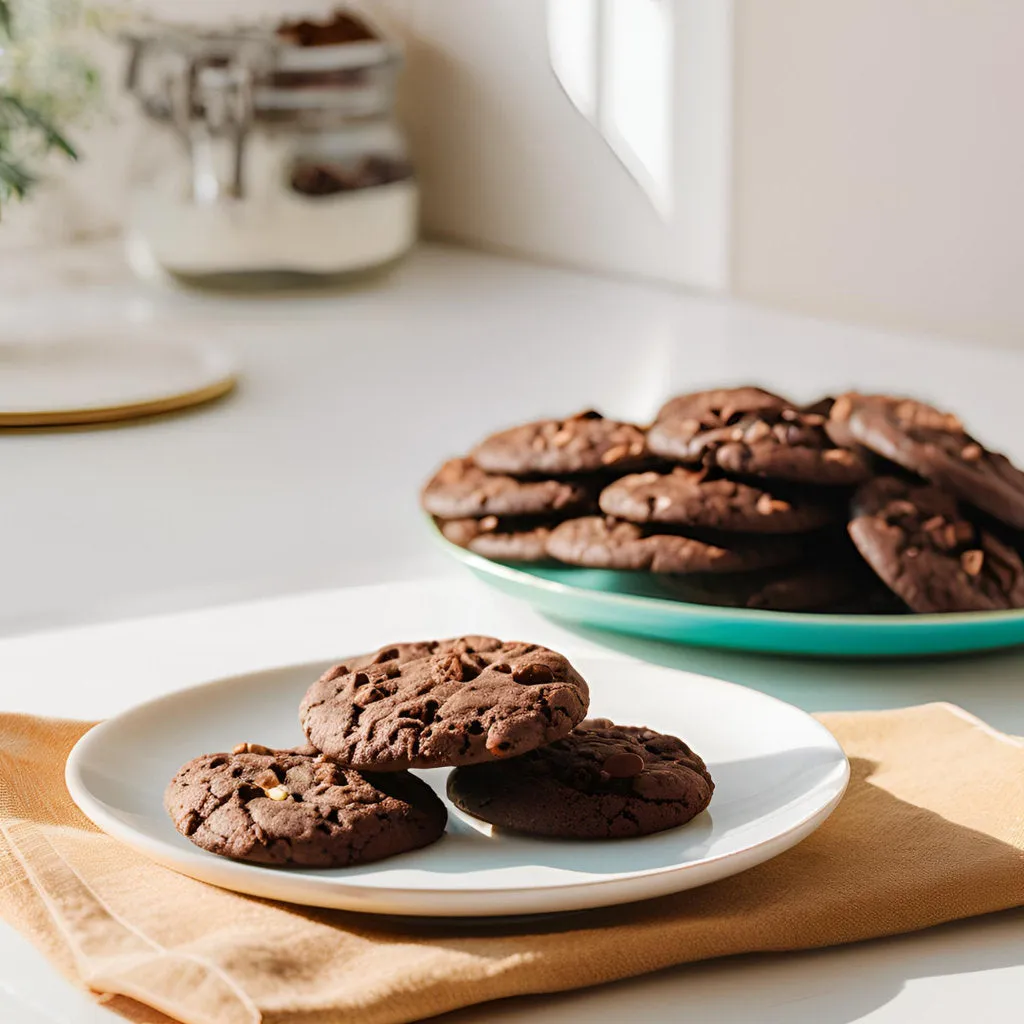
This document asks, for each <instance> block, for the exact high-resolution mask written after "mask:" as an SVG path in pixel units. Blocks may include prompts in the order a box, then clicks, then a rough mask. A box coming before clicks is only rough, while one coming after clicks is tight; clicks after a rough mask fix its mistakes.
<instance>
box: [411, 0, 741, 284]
mask: <svg viewBox="0 0 1024 1024" xmlns="http://www.w3.org/2000/svg"><path fill="white" fill-rule="evenodd" d="M577 2H578V3H580V4H587V3H590V0H577ZM630 2H636V3H640V2H651V0H630ZM654 2H655V3H657V2H662V3H669V4H671V5H672V11H671V12H670V13H671V20H672V24H673V28H672V31H673V34H674V39H673V40H672V43H673V45H674V47H675V67H674V74H673V75H672V78H671V80H670V88H671V89H672V90H673V95H672V96H671V104H672V108H673V119H672V126H671V136H670V138H669V140H668V146H669V148H670V151H671V162H672V172H671V173H672V178H671V191H672V192H673V193H674V203H673V204H672V209H671V210H670V211H669V212H668V213H667V214H665V213H663V212H659V210H658V209H657V208H656V207H655V205H654V204H653V203H652V202H651V201H650V200H649V199H648V197H647V195H646V193H645V192H644V190H643V189H642V188H641V187H640V185H638V183H637V181H636V180H635V179H634V177H633V176H632V174H631V173H630V171H628V170H627V168H626V167H625V166H624V165H623V163H622V162H620V160H619V158H618V157H617V156H616V154H615V152H614V151H613V149H612V148H611V147H610V146H609V145H608V143H607V142H606V141H605V140H604V138H603V137H602V134H601V132H600V131H599V130H598V129H597V128H595V126H594V125H593V124H591V123H590V122H589V121H588V120H587V119H586V118H585V117H582V116H581V115H580V114H579V112H578V111H577V110H576V109H575V107H574V106H573V105H572V103H571V102H570V100H569V99H568V97H567V96H566V95H565V93H564V92H563V90H562V88H561V86H560V85H559V84H558V81H557V80H556V78H555V76H554V74H553V73H552V70H551V62H550V58H549V53H548V21H547V16H548V3H547V0H418V2H417V0H413V2H411V3H408V0H407V7H408V9H409V12H410V21H409V28H410V32H409V37H410V50H409V67H408V76H407V79H406V86H407V88H406V99H407V102H406V104H405V110H406V112H407V114H408V117H407V120H408V122H409V124H410V126H411V127H412V131H413V138H414V142H415V144H416V156H417V159H418V161H419V165H420V171H421V174H422V178H423V183H424V191H425V207H424V213H425V221H426V226H427V228H428V229H429V230H431V231H433V232H434V233H437V234H441V235H444V236H447V237H452V238H456V239H461V240H464V241H467V242H470V243H476V244H481V245H484V246H489V247H499V248H506V249H511V250H513V251H517V252H521V253H526V254H530V255H534V256H538V257H540V258H542V259H547V260H554V261H558V262H565V263H571V264H574V265H576V266H581V267H587V268H592V269H596V270H601V271H611V272H618V273H625V274H630V275H639V276H646V277H651V278H656V279H660V280H664V281H669V282H672V283H677V284H690V285H693V286H697V287H700V288H708V289H719V288H722V287H724V286H725V285H726V279H727V273H728V250H727V242H728V230H729V228H728V217H729V211H728V206H729V146H730V143H731V139H730V132H729V122H730V114H731V92H730V91H731V76H730V50H731V37H732V30H731V0H654Z"/></svg>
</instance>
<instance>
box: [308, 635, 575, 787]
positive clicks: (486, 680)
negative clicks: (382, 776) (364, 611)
mask: <svg viewBox="0 0 1024 1024" xmlns="http://www.w3.org/2000/svg"><path fill="white" fill-rule="evenodd" d="M412 647H413V645H397V644H396V645H392V646H391V647H389V648H382V649H381V651H380V652H378V653H377V654H376V655H368V656H363V657H362V658H358V659H355V660H354V661H350V662H347V663H344V664H341V665H336V666H334V668H332V669H330V670H329V671H328V672H326V673H325V674H324V675H323V676H321V678H320V679H319V680H317V682H315V683H314V684H313V685H312V686H311V687H310V688H309V690H308V691H307V693H306V696H305V698H304V699H303V701H302V706H301V708H300V710H299V719H300V721H301V723H302V728H303V730H304V731H305V733H306V736H307V737H308V738H309V741H310V742H311V743H312V744H313V745H314V746H315V747H316V748H317V749H318V750H322V751H323V752H324V753H325V754H327V755H328V756H329V757H332V758H334V759H336V760H338V761H339V762H341V763H342V764H345V765H350V766H352V767H353V768H356V769H360V770H364V769H365V770H373V771H401V770H403V769H406V768H441V767H447V766H453V765H463V764H477V763H479V762H481V761H490V760H495V759H498V758H506V757H515V756H517V755H519V754H523V753H525V752H526V751H528V750H532V749H533V748H534V747H538V746H541V745H542V744H545V743H550V742H552V741H553V740H556V739H559V738H560V737H562V736H565V735H566V734H567V733H568V732H569V731H570V730H571V729H572V728H573V726H575V725H576V724H577V723H579V722H581V721H582V720H583V718H584V717H585V715H586V713H587V707H588V705H589V702H590V693H589V691H588V689H587V684H586V682H584V680H583V679H582V678H581V677H580V675H579V674H578V673H577V672H576V670H575V669H574V668H573V667H572V665H570V664H569V662H568V661H567V660H566V659H565V658H564V657H562V655H560V654H557V653H555V652H554V651H550V650H548V649H547V648H545V647H539V646H538V645H536V644H526V643H505V642H502V641H501V640H497V639H495V638H493V637H479V636H465V637H456V638H455V639H452V640H437V641H429V642H427V643H425V644H423V645H419V651H420V652H422V653H420V656H418V657H417V656H414V654H415V653H416V652H415V651H414V650H413V649H412ZM392 653H393V654H394V655H395V657H394V658H387V657H386V655H388V654H392ZM368 659H369V660H368Z"/></svg>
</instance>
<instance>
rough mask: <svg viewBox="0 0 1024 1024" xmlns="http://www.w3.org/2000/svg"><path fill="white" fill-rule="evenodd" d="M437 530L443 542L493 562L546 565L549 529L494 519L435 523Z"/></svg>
mask: <svg viewBox="0 0 1024 1024" xmlns="http://www.w3.org/2000/svg"><path fill="white" fill-rule="evenodd" d="M437 527H438V529H439V530H440V531H441V534H442V535H443V536H444V538H445V539H446V540H449V541H451V542H452V543H453V544H457V545H458V546H459V547H460V548H467V549H468V550H469V551H473V552H475V553H476V554H478V555H482V556H483V557H484V558H490V559H493V560H494V561H496V562H546V561H549V560H550V556H549V555H548V550H547V546H548V539H549V538H550V537H551V527H550V526H548V525H540V526H530V525H528V524H525V525H524V524H523V523H522V522H519V521H517V520H515V519H512V520H505V521H503V520H500V519H498V517H497V516H485V517H484V518H483V519H448V520H438V521H437Z"/></svg>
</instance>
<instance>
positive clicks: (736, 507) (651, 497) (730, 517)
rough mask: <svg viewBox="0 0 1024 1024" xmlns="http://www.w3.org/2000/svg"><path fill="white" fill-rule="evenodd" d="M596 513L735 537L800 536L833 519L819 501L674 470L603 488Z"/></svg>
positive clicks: (834, 513) (711, 475)
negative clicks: (737, 534)
mask: <svg viewBox="0 0 1024 1024" xmlns="http://www.w3.org/2000/svg"><path fill="white" fill-rule="evenodd" d="M599 504H600V506H601V511H602V512H605V513H607V514H608V515H611V516H618V517H619V518H620V519H628V520H629V521H630V522H633V523H670V524H674V525H677V526H693V527H702V528H705V529H711V530H723V531H725V532H737V533H803V532H805V531H807V530H816V529H818V528H819V527H821V526H824V525H825V524H826V523H830V522H834V521H835V520H836V519H837V510H836V509H835V508H834V507H832V506H830V505H828V504H827V503H825V502H821V501H814V500H813V499H809V498H803V497H800V496H795V495H787V497H785V498H784V497H781V496H780V495H778V494H774V493H772V492H770V491H768V490H766V489H764V488H762V487H756V486H754V485H752V484H747V483H741V482H740V481H738V480H730V479H729V478H727V477H724V476H722V474H721V473H718V472H715V471H714V470H708V469H705V468H701V469H689V468H686V467H683V466H677V467H676V468H675V469H673V470H671V471H670V472H668V473H658V472H648V473H633V474H631V475H629V476H624V477H621V478H620V479H618V480H616V481H614V482H613V483H611V484H609V485H608V486H607V487H606V488H605V489H604V490H603V491H602V492H601V496H600V499H599Z"/></svg>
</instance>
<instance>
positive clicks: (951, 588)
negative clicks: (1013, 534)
mask: <svg viewBox="0 0 1024 1024" xmlns="http://www.w3.org/2000/svg"><path fill="white" fill-rule="evenodd" d="M849 531H850V536H851V537H852V538H853V542H854V543H855V544H856V545H857V547H858V549H859V550H860V552H861V554H862V555H863V556H864V558H865V559H866V560H867V562H868V563H869V564H870V566H871V568H872V569H874V570H875V572H876V573H877V574H878V575H879V577H880V578H881V579H882V580H883V581H884V582H885V583H886V584H887V585H888V586H889V587H890V588H891V589H892V590H893V591H894V592H895V593H896V594H898V595H899V596H900V597H901V598H902V599H903V600H904V601H905V602H906V603H907V604H908V605H909V606H910V608H911V609H912V610H913V611H915V612H966V611H997V610H1002V609H1008V608H1022V607H1024V565H1022V563H1021V559H1020V556H1019V555H1018V554H1017V552H1016V551H1014V550H1013V549H1012V548H1011V547H1009V546H1008V545H1006V544H1004V543H1003V542H1002V541H1000V540H998V539H997V538H996V537H994V536H993V535H992V534H991V533H989V532H988V531H986V530H983V529H979V528H978V527H976V526H975V525H974V524H973V523H971V522H970V521H969V520H967V519H965V518H964V517H963V515H962V514H961V512H960V510H959V507H958V505H957V502H956V499H955V498H954V497H953V496H952V495H950V494H947V493H946V492H945V491H941V490H939V489H938V488H937V487H933V486H930V485H918V484H914V483H908V482H906V481H904V480H899V479H897V478H895V477H879V478H878V479H876V480H872V481H871V482H870V483H867V484H865V485H864V486H863V487H862V488H861V489H860V490H859V491H858V492H857V494H856V495H855V497H854V501H853V518H852V520H851V521H850V525H849Z"/></svg>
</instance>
